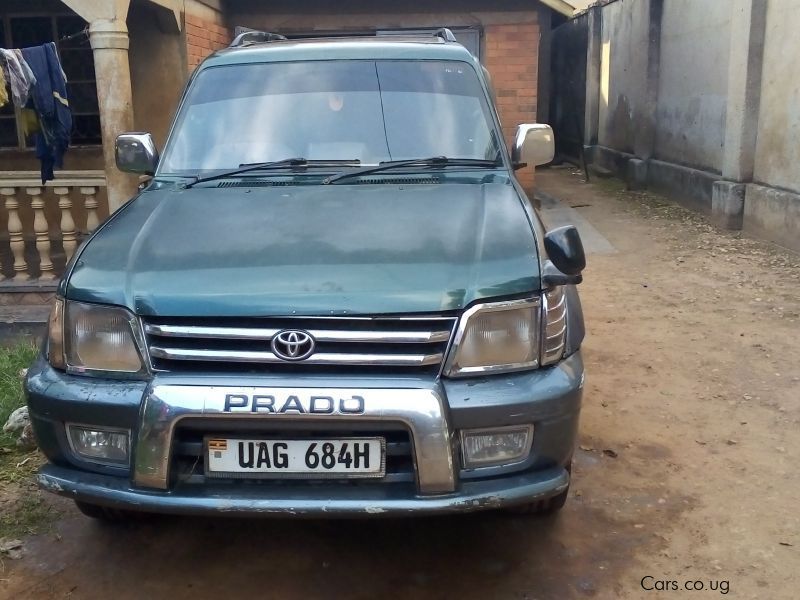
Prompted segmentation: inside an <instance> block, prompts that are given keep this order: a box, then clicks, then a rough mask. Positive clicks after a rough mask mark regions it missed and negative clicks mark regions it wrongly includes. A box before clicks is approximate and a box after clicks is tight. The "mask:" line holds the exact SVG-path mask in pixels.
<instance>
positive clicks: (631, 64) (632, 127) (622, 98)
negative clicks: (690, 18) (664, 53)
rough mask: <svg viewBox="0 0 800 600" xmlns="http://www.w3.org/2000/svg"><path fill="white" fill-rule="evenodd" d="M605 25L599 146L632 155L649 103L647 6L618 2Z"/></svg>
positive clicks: (608, 12)
mask: <svg viewBox="0 0 800 600" xmlns="http://www.w3.org/2000/svg"><path fill="white" fill-rule="evenodd" d="M602 22H603V26H602V33H601V49H600V52H601V61H602V62H601V68H600V121H599V129H598V142H599V144H600V145H601V146H607V147H609V148H614V149H615V150H619V151H621V152H628V153H633V152H634V148H635V145H636V137H637V133H638V132H639V131H640V130H641V127H640V122H641V119H642V118H643V111H644V109H645V102H646V96H645V94H646V87H645V86H644V85H643V82H644V81H646V80H647V53H646V52H642V49H643V48H647V28H648V14H647V3H646V2H642V1H641V0H617V2H613V3H611V4H609V5H607V6H605V7H604V8H603V21H602Z"/></svg>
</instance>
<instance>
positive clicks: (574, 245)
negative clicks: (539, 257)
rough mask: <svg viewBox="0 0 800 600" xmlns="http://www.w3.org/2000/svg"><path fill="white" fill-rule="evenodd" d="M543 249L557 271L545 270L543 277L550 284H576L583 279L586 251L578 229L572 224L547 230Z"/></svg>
mask: <svg viewBox="0 0 800 600" xmlns="http://www.w3.org/2000/svg"><path fill="white" fill-rule="evenodd" d="M544 249H545V250H546V251H547V255H548V256H549V257H550V261H551V262H552V263H553V266H555V268H556V269H558V271H559V272H558V273H556V272H552V271H551V272H549V273H548V272H545V273H543V279H545V280H546V283H549V284H552V285H564V284H570V283H571V284H576V283H580V282H581V281H582V280H583V277H582V276H581V272H582V271H583V270H584V269H585V268H586V253H585V252H584V251H583V242H582V241H581V236H580V234H579V233H578V230H577V229H576V228H575V227H574V226H573V225H567V226H566V227H559V228H557V229H553V230H552V231H548V232H547V233H546V234H545V236H544Z"/></svg>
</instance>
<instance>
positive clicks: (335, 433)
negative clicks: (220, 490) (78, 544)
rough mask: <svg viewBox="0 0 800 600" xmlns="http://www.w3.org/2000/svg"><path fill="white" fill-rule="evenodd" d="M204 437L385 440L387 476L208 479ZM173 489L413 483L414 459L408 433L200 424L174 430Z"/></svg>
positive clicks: (374, 430) (390, 429) (393, 430)
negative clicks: (376, 438) (211, 486)
mask: <svg viewBox="0 0 800 600" xmlns="http://www.w3.org/2000/svg"><path fill="white" fill-rule="evenodd" d="M204 436H211V437H220V438H224V437H250V438H254V439H258V438H262V439H303V438H314V439H334V438H350V437H355V438H363V437H383V438H385V439H386V475H385V476H384V477H382V478H354V479H330V478H328V479H315V478H313V477H310V478H308V479H270V478H263V479H262V478H257V479H244V478H241V479H237V478H235V477H233V478H220V477H206V476H205V448H204V446H203V438H204ZM172 448H173V450H172V469H171V471H172V485H173V486H175V485H184V484H185V485H214V486H228V487H230V486H237V485H238V486H254V485H256V486H258V485H261V486H264V485H271V486H274V485H280V486H304V485H315V484H319V483H320V482H322V483H324V484H326V485H340V486H352V485H370V484H376V483H378V484H380V483H414V482H415V481H416V476H415V473H414V456H413V450H412V446H411V436H410V434H409V432H408V430H406V429H401V428H400V427H399V426H398V427H397V428H394V429H392V428H386V429H379V430H376V429H335V430H332V429H330V427H329V426H328V427H326V428H325V429H324V430H320V429H318V428H317V429H304V428H297V427H296V426H294V427H293V428H292V429H291V430H287V429H286V428H281V429H269V430H265V429H263V428H262V427H259V428H258V429H253V427H252V425H251V427H248V428H245V429H243V428H241V427H235V426H234V427H233V428H231V429H221V428H220V427H219V424H217V425H216V426H213V425H211V424H209V425H207V426H204V425H201V424H199V423H197V424H195V426H193V427H178V428H176V430H175V436H174V438H173V446H172Z"/></svg>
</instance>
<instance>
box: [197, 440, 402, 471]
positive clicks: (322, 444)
mask: <svg viewBox="0 0 800 600" xmlns="http://www.w3.org/2000/svg"><path fill="white" fill-rule="evenodd" d="M205 445H206V463H205V464H206V467H205V471H206V475H207V476H209V477H231V478H232V477H243V478H248V477H250V478H281V477H283V478H295V479H298V478H299V479H315V478H337V477H339V478H342V477H383V476H384V474H385V472H386V459H385V456H386V440H385V438H380V437H374V438H339V439H304V440H282V439H271V440H265V439H241V438H206V444H205Z"/></svg>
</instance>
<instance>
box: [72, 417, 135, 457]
mask: <svg viewBox="0 0 800 600" xmlns="http://www.w3.org/2000/svg"><path fill="white" fill-rule="evenodd" d="M129 436H130V434H129V432H128V430H127V429H101V428H99V427H93V426H91V425H67V437H68V438H69V445H70V447H71V448H72V451H73V452H74V453H75V454H77V455H78V456H80V457H81V458H83V459H86V460H89V461H92V462H95V463H100V464H108V465H113V466H121V465H127V464H128V447H129V444H128V439H129Z"/></svg>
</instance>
